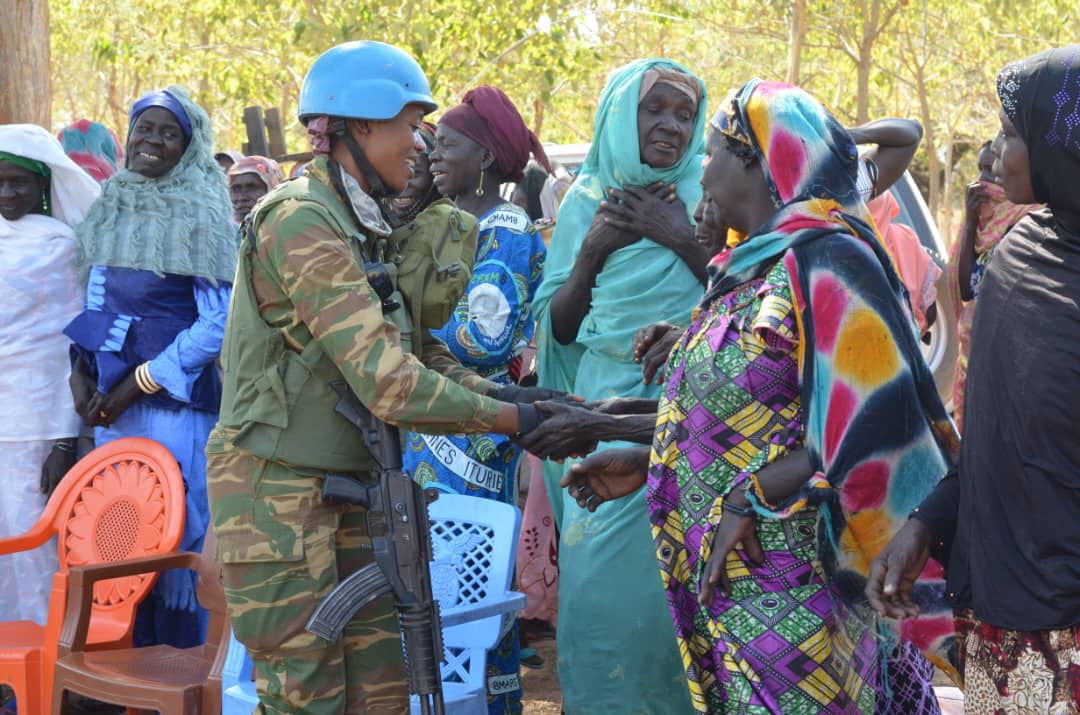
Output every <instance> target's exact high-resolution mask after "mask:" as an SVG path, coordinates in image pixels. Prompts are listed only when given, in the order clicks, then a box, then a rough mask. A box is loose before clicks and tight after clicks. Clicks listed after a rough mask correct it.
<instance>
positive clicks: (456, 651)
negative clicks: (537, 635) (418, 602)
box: [412, 494, 525, 715]
mask: <svg viewBox="0 0 1080 715" xmlns="http://www.w3.org/2000/svg"><path fill="white" fill-rule="evenodd" d="M428 516H429V517H430V520H431V547H432V552H433V554H434V559H433V560H432V563H431V590H432V593H434V594H435V598H436V599H437V600H438V601H439V611H440V616H441V618H442V625H443V646H444V648H445V650H446V658H445V660H444V661H443V663H442V680H443V696H444V697H445V699H446V712H447V715H487V688H486V681H485V672H486V669H487V658H486V652H487V651H488V650H490V649H492V648H494V647H495V646H496V645H497V644H498V642H499V639H500V638H502V636H503V634H504V633H505V632H506V631H507V630H509V628H510V626H511V624H513V621H514V618H515V617H516V616H517V613H518V611H520V610H521V609H522V608H524V607H525V594H523V593H518V592H516V591H511V590H510V584H511V583H512V581H513V578H514V561H515V559H516V558H517V544H518V532H519V531H520V530H521V512H520V511H519V510H518V508H517V507H515V506H512V505H510V504H503V503H501V502H497V501H494V500H493V499H482V498H480V497H468V496H461V495H458V494H440V495H439V498H438V499H437V500H436V501H435V502H433V503H432V504H431V505H429V506H428ZM412 712H413V714H414V715H417V714H418V713H419V702H418V701H416V700H415V699H414V700H413V707H412Z"/></svg>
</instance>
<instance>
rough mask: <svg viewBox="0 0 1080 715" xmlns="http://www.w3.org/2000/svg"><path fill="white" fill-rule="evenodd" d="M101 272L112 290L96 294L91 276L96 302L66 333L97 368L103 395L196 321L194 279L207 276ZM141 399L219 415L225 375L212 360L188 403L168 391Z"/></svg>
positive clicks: (125, 269) (99, 388)
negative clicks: (173, 396)
mask: <svg viewBox="0 0 1080 715" xmlns="http://www.w3.org/2000/svg"><path fill="white" fill-rule="evenodd" d="M103 273H104V275H105V276H106V279H107V282H108V284H109V286H110V289H109V290H108V291H104V290H103V291H101V293H100V295H96V294H95V291H94V281H93V277H92V278H91V285H90V287H89V291H88V292H89V294H90V296H91V298H90V302H92V303H94V304H95V306H94V307H92V308H87V310H84V311H83V312H82V313H80V314H79V315H78V316H76V317H75V319H74V320H72V321H71V323H69V324H68V326H67V327H66V328H65V329H64V334H65V335H67V336H68V337H69V338H71V340H72V342H73V343H74V346H73V350H74V351H75V352H76V353H77V354H79V355H81V357H82V358H83V361H84V362H85V363H86V364H87V365H91V366H93V365H96V366H97V382H98V384H97V389H98V390H99V391H100V392H102V393H103V394H104V393H107V392H108V391H109V390H111V389H112V388H113V387H115V386H116V385H117V384H118V383H119V382H120V381H121V380H123V379H124V378H125V377H127V376H128V374H130V373H131V371H132V370H134V369H135V368H136V367H137V366H138V365H140V364H142V363H144V362H148V361H150V360H152V359H154V358H155V357H157V355H158V354H160V353H161V352H162V351H163V350H164V349H165V348H167V347H168V346H169V345H170V344H171V343H172V342H173V340H174V339H175V338H176V336H177V335H178V334H179V333H180V332H181V331H183V330H185V329H187V328H189V327H190V326H191V324H192V323H194V322H195V320H196V318H197V317H198V313H197V311H196V306H195V298H194V293H193V283H194V281H197V280H205V279H199V278H191V277H190V276H178V275H173V274H167V275H166V276H165V277H164V278H159V277H158V276H157V275H155V274H153V273H151V272H149V271H138V270H133V269H130V268H104V269H103ZM99 301H100V302H99ZM140 399H141V401H143V402H145V403H147V404H149V405H152V406H154V407H160V408H165V409H171V410H178V409H182V408H191V409H196V410H202V411H205V412H213V413H215V414H216V413H217V410H218V405H219V404H220V403H221V378H220V376H219V375H218V371H217V367H216V365H214V364H213V363H210V364H209V365H207V366H206V367H205V368H203V371H202V374H201V375H200V377H199V378H198V379H197V380H196V381H195V385H194V387H193V388H192V391H191V401H190V402H189V403H183V402H180V401H178V400H176V399H173V398H172V397H171V396H170V395H169V393H168V391H166V390H162V391H161V392H157V393H155V394H153V395H145V396H144V397H142V398H140Z"/></svg>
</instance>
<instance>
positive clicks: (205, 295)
mask: <svg viewBox="0 0 1080 715" xmlns="http://www.w3.org/2000/svg"><path fill="white" fill-rule="evenodd" d="M212 151H213V131H212V129H211V128H210V118H209V117H208V116H207V115H206V112H204V111H203V110H202V109H201V108H200V107H198V106H196V105H195V104H193V103H192V102H191V101H190V100H189V99H188V98H187V94H186V93H185V92H184V90H183V89H181V88H179V87H170V88H169V89H168V90H166V91H158V92H152V93H150V94H148V95H146V96H144V97H142V98H141V99H139V100H138V101H136V102H135V104H134V105H133V106H132V109H131V122H130V126H129V127H128V140H127V151H126V152H125V153H126V156H127V165H126V168H124V169H122V170H121V171H120V172H118V173H117V174H116V175H115V176H114V177H112V178H111V179H109V181H108V182H106V184H105V186H104V189H103V191H102V195H101V198H99V199H98V200H97V202H96V203H95V204H94V206H93V207H92V208H91V210H90V213H89V215H88V216H87V219H86V221H85V222H83V224H82V225H81V226H79V229H78V231H77V236H78V242H79V254H80V256H79V257H80V260H81V262H82V265H83V268H84V270H88V271H89V276H88V279H87V280H88V285H87V291H86V308H85V310H83V312H82V313H81V314H80V315H78V316H77V317H76V318H75V319H74V320H73V321H72V322H71V323H70V324H69V325H68V326H67V328H66V329H65V330H64V333H65V334H66V335H67V336H68V337H69V338H71V340H72V341H73V342H74V343H75V345H74V347H73V351H72V352H73V354H74V356H75V360H74V365H73V368H72V371H73V378H72V392H73V395H74V398H75V409H76V411H78V412H79V414H80V415H81V416H82V418H83V420H84V422H86V424H87V425H90V426H93V427H95V428H96V429H95V435H94V436H95V441H96V443H97V444H98V445H99V446H100V445H103V444H106V443H108V442H110V441H112V440H114V439H119V438H121V437H150V438H152V439H155V440H157V441H158V442H161V443H162V444H164V445H165V446H166V447H167V448H168V449H169V451H170V452H172V454H173V456H174V457H175V458H176V461H177V462H178V463H179V464H180V468H181V470H182V471H183V475H184V480H185V484H186V487H187V513H186V519H185V522H184V537H183V540H182V541H181V543H180V548H181V549H184V550H187V551H201V550H202V543H203V535H204V534H205V532H206V526H207V523H208V521H209V507H208V504H207V501H206V454H205V448H206V438H207V436H208V435H209V433H210V430H211V428H212V427H213V426H214V423H215V422H216V421H217V413H218V406H219V403H220V401H221V380H220V377H219V374H218V369H217V364H216V361H217V357H218V354H219V352H220V351H221V340H222V337H223V335H224V331H225V317H226V312H227V310H228V305H229V295H230V291H231V284H232V278H233V273H234V271H235V270H236V243H235V229H234V228H233V227H232V225H231V223H230V221H229V219H230V216H231V215H232V206H231V204H230V203H229V194H228V190H227V189H226V185H225V175H224V174H223V173H222V171H221V168H220V167H219V166H218V165H217V163H216V162H215V161H214V158H213V155H212ZM195 581H196V579H195V573H194V572H192V571H187V570H176V571H167V572H165V573H163V574H162V576H161V578H159V579H158V582H157V584H155V586H154V590H153V591H152V592H151V594H150V596H149V597H148V598H147V599H146V601H144V602H143V603H142V604H141V605H140V607H139V613H138V616H137V618H136V625H135V641H136V645H150V644H155V643H168V644H171V645H175V646H178V647H188V646H193V645H197V644H198V643H201V642H202V639H203V637H204V633H205V630H206V612H205V611H204V610H203V609H202V608H200V607H199V606H198V603H197V601H196V599H195Z"/></svg>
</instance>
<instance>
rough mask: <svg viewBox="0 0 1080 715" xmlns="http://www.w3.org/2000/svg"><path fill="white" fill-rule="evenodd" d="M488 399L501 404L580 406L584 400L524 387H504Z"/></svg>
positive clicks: (491, 393)
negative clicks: (555, 403) (549, 402)
mask: <svg viewBox="0 0 1080 715" xmlns="http://www.w3.org/2000/svg"><path fill="white" fill-rule="evenodd" d="M488 397H494V398H495V399H496V400H498V401H499V402H522V403H525V404H532V403H534V402H541V401H551V402H563V403H566V404H571V405H572V404H580V403H581V402H582V401H583V400H582V398H580V397H578V396H577V395H571V394H570V393H569V392H563V391H562V390H552V389H550V388H547V387H524V386H522V385H502V386H501V387H498V388H496V389H494V390H492V391H490V392H489V393H488Z"/></svg>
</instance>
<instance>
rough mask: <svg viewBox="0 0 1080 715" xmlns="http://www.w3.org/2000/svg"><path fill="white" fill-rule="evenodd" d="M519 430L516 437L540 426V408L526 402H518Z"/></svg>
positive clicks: (518, 437)
mask: <svg viewBox="0 0 1080 715" xmlns="http://www.w3.org/2000/svg"><path fill="white" fill-rule="evenodd" d="M517 408H518V431H517V434H516V435H514V439H520V438H521V437H523V436H525V435H527V434H529V433H530V432H532V431H533V430H534V429H536V428H537V427H538V426H540V410H538V409H536V408H535V407H533V406H532V405H529V404H526V403H524V402H522V403H518V406H517Z"/></svg>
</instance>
